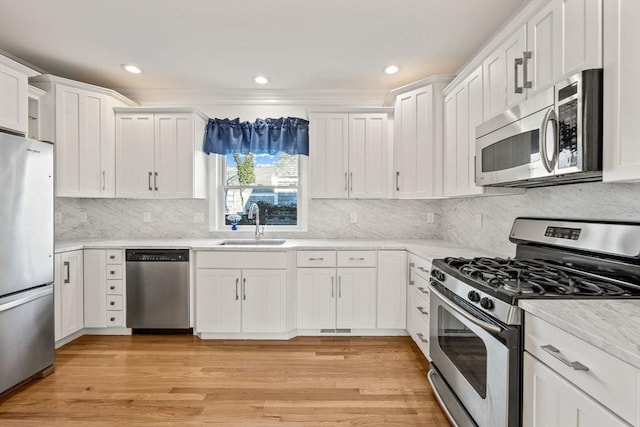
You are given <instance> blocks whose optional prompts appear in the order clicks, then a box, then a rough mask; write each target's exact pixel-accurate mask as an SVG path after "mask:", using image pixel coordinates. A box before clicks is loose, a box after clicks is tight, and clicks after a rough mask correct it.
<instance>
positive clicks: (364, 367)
mask: <svg viewBox="0 0 640 427" xmlns="http://www.w3.org/2000/svg"><path fill="white" fill-rule="evenodd" d="M56 357H57V358H56V371H55V373H54V374H52V375H50V376H49V377H46V378H44V379H41V380H36V381H33V382H31V383H30V384H28V385H27V386H25V387H24V388H22V389H20V390H18V391H16V392H14V393H12V394H10V395H8V396H5V397H3V398H1V399H0V426H2V427H12V426H41V425H44V424H46V425H47V426H54V427H57V426H65V427H66V426H83V427H94V426H116V425H117V426H131V427H135V426H140V427H142V426H144V427H147V426H203V425H211V426H243V427H246V426H260V427H261V426H279V427H283V426H297V427H311V426H319V427H320V426H321V427H355V426H381V425H388V426H423V427H449V426H450V424H449V423H448V422H447V420H446V417H445V416H444V414H443V413H442V411H441V409H440V407H439V406H438V404H437V402H436V401H435V398H434V395H433V392H432V391H431V389H430V387H429V384H428V382H427V380H426V377H425V373H426V371H427V370H428V362H427V361H426V359H425V358H424V357H423V355H422V354H421V353H420V352H419V350H418V349H417V347H416V346H415V344H414V343H413V342H412V341H411V339H410V338H408V337H298V338H294V339H292V340H288V341H227V340H204V341H203V340H200V339H198V338H197V337H192V336H187V335H177V336H162V335H134V336H84V337H81V338H79V339H77V340H75V341H73V342H72V343H70V344H68V345H66V346H65V347H63V348H61V349H59V350H58V351H57V354H56Z"/></svg>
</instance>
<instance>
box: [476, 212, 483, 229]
mask: <svg viewBox="0 0 640 427" xmlns="http://www.w3.org/2000/svg"><path fill="white" fill-rule="evenodd" d="M476 227H478V228H482V214H476Z"/></svg>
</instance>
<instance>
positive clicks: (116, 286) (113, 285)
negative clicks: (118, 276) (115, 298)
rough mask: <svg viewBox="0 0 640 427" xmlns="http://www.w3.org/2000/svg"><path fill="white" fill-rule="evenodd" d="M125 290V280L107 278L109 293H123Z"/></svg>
mask: <svg viewBox="0 0 640 427" xmlns="http://www.w3.org/2000/svg"><path fill="white" fill-rule="evenodd" d="M123 290H124V282H123V281H122V280H107V294H109V295H122V294H123V292H122V291H123Z"/></svg>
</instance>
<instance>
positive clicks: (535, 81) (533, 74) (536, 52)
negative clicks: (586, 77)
mask: <svg viewBox="0 0 640 427" xmlns="http://www.w3.org/2000/svg"><path fill="white" fill-rule="evenodd" d="M559 24H560V1H556V0H552V1H550V2H549V3H548V4H547V5H546V6H545V7H543V8H542V10H540V11H539V12H538V13H537V14H536V15H535V16H534V17H533V18H531V19H530V20H529V21H528V22H527V51H528V52H530V53H531V58H529V59H527V81H529V82H531V88H530V89H528V91H527V95H528V96H531V95H532V94H534V93H535V92H537V91H539V90H542V89H546V88H548V87H550V86H553V85H554V84H555V83H556V81H557V80H558V79H559V75H560V74H561V72H560V63H561V55H562V50H563V47H562V37H563V35H562V33H561V31H560V25H559ZM584 49H585V47H584V46H583V47H582V50H583V51H584ZM523 79H524V76H523Z"/></svg>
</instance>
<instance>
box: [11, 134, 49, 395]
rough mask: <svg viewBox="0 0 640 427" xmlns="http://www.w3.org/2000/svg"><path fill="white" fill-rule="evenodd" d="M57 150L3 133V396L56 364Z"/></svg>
mask: <svg viewBox="0 0 640 427" xmlns="http://www.w3.org/2000/svg"><path fill="white" fill-rule="evenodd" d="M53 254H54V248H53V145H52V144H49V143H45V142H40V141H35V140H31V139H27V138H22V137H19V136H14V135H9V134H5V133H0V394H1V393H3V392H5V391H6V390H8V389H11V388H12V387H14V386H15V385H17V384H20V383H21V382H23V381H25V380H27V379H29V378H30V377H32V376H33V375H35V374H37V373H38V372H40V371H42V370H44V369H46V368H47V367H49V366H51V365H53V362H54V358H55V342H54V317H53V256H54V255H53Z"/></svg>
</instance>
